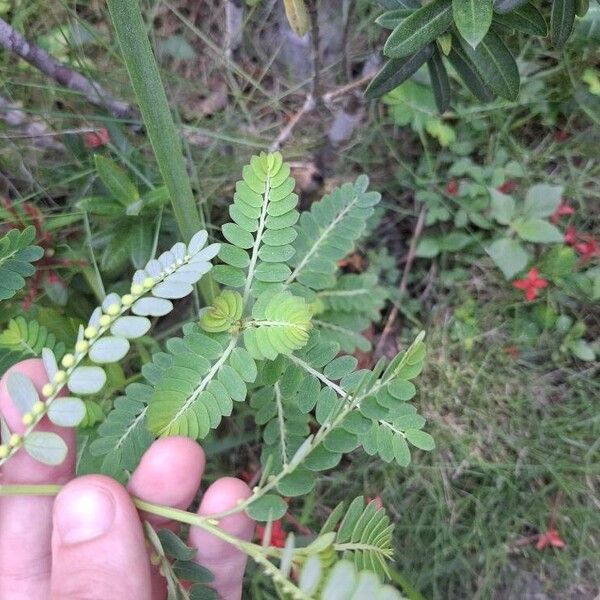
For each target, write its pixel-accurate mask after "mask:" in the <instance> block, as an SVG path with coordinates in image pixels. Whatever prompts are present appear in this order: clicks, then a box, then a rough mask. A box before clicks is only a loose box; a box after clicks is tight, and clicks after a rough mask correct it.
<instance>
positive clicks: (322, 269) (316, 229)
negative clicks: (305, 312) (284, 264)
mask: <svg viewBox="0 0 600 600" xmlns="http://www.w3.org/2000/svg"><path fill="white" fill-rule="evenodd" d="M368 185H369V178H368V177H366V176H365V175H361V176H360V177H358V179H357V180H356V181H355V182H354V184H351V183H345V184H344V185H343V186H341V187H339V188H336V189H334V190H333V191H332V192H331V193H330V194H328V195H327V196H325V197H323V199H322V200H321V201H320V202H314V203H313V204H312V205H311V207H310V211H306V212H303V213H302V215H301V217H300V221H299V223H298V226H297V227H296V230H297V233H298V237H297V238H296V241H295V242H294V248H295V250H296V253H295V255H294V257H293V258H292V259H291V260H290V264H291V265H292V266H293V271H292V272H291V273H290V275H289V276H288V277H287V279H286V280H285V281H284V286H289V285H290V284H292V283H294V282H298V283H300V284H302V286H305V287H308V288H312V289H313V290H322V289H326V288H329V287H331V286H333V285H334V284H335V277H334V274H335V272H336V271H337V268H338V267H337V261H339V260H340V259H342V258H343V257H344V256H346V255H347V254H348V253H350V252H351V251H352V249H353V248H354V244H355V243H356V240H358V238H359V237H360V236H361V235H362V233H363V232H364V230H365V226H366V221H367V219H368V218H369V217H370V216H371V215H372V214H373V207H374V206H375V205H376V204H378V203H379V201H380V200H381V194H379V193H377V192H368V191H367V187H368Z"/></svg>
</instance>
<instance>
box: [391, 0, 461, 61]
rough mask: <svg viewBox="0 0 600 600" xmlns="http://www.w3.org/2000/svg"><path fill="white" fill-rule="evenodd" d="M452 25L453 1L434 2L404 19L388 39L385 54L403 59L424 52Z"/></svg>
mask: <svg viewBox="0 0 600 600" xmlns="http://www.w3.org/2000/svg"><path fill="white" fill-rule="evenodd" d="M450 25H452V3H451V0H433V2H430V3H428V4H426V5H425V6H423V7H422V8H420V9H419V10H416V11H415V12H414V13H412V14H411V15H410V16H409V17H407V18H406V19H404V21H402V22H401V23H400V24H399V25H398V26H397V27H396V29H394V31H392V33H391V34H390V37H388V39H387V41H386V43H385V46H384V47H383V53H384V54H385V55H386V56H389V57H390V58H402V57H404V56H408V55H410V54H414V53H415V52H418V51H419V50H422V49H423V48H424V47H425V46H426V45H427V44H428V43H429V42H432V41H433V40H435V38H437V37H438V36H440V35H442V34H443V33H444V32H445V31H446V30H447V29H448V28H449V27H450Z"/></svg>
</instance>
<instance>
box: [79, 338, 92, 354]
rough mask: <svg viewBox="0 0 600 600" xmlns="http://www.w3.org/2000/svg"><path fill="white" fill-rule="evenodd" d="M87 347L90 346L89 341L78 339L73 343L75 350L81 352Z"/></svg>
mask: <svg viewBox="0 0 600 600" xmlns="http://www.w3.org/2000/svg"><path fill="white" fill-rule="evenodd" d="M89 347H90V345H89V343H88V342H86V341H85V340H79V341H78V342H77V343H76V344H75V350H76V351H77V352H79V353H81V354H83V353H84V352H87V351H88V348H89Z"/></svg>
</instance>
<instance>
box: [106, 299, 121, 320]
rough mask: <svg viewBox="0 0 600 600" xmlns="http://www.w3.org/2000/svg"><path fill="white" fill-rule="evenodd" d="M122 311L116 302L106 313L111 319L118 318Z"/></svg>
mask: <svg viewBox="0 0 600 600" xmlns="http://www.w3.org/2000/svg"><path fill="white" fill-rule="evenodd" d="M120 310H121V307H120V306H119V305H118V304H117V303H116V302H115V304H111V305H110V306H109V307H108V308H107V309H106V312H107V314H109V315H110V316H111V317H116V316H117V315H118V314H119V311H120Z"/></svg>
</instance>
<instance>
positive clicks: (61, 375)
mask: <svg viewBox="0 0 600 600" xmlns="http://www.w3.org/2000/svg"><path fill="white" fill-rule="evenodd" d="M52 380H53V381H54V383H64V382H65V381H66V380H67V374H66V373H65V372H64V371H56V373H55V374H54V377H53V378H52Z"/></svg>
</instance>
